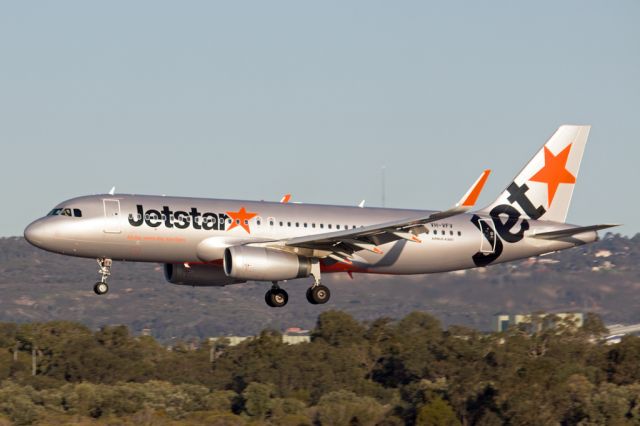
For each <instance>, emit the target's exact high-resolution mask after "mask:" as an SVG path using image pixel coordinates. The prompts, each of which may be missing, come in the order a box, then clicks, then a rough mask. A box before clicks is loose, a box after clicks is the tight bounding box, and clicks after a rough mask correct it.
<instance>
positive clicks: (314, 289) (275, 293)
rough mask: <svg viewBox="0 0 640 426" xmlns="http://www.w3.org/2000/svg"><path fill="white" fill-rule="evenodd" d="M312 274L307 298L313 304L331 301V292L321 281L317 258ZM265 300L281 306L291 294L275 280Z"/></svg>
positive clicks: (272, 305)
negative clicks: (311, 282) (311, 283)
mask: <svg viewBox="0 0 640 426" xmlns="http://www.w3.org/2000/svg"><path fill="white" fill-rule="evenodd" d="M311 276H312V277H313V285H312V286H311V287H309V289H308V290H307V300H308V301H309V303H311V304H312V305H323V304H325V303H327V302H328V301H329V298H330V297H331V292H330V291H329V288H328V287H326V286H324V285H322V284H321V283H320V264H319V263H318V261H317V260H316V261H315V262H314V263H313V264H312V265H311ZM264 301H265V302H267V305H269V306H271V307H272V308H281V307H283V306H285V305H286V304H287V302H288V301H289V295H288V294H287V292H286V291H284V290H283V289H281V288H280V287H279V286H278V282H277V281H273V286H272V287H271V289H269V291H267V293H266V294H265V295H264Z"/></svg>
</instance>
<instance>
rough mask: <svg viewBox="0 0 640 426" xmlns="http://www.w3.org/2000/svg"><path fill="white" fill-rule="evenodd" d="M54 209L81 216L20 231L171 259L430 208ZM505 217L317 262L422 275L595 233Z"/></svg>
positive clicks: (113, 201)
mask: <svg viewBox="0 0 640 426" xmlns="http://www.w3.org/2000/svg"><path fill="white" fill-rule="evenodd" d="M57 207H58V208H69V209H78V210H80V211H81V212H82V213H81V217H74V216H62V215H55V216H45V217H43V218H41V219H38V220H36V221H35V222H33V223H32V224H31V225H29V227H28V228H27V229H26V230H25V237H26V238H27V239H28V240H29V241H30V242H31V243H32V244H34V245H36V246H38V247H40V248H43V249H45V250H48V251H52V252H55V253H60V254H65V255H71V256H78V257H86V258H110V259H113V260H125V261H134V262H159V263H174V264H177V263H211V264H220V263H221V261H222V255H223V252H224V248H226V247H229V246H233V245H237V244H255V243H268V242H274V241H282V240H286V239H289V238H292V237H298V236H305V235H313V234H322V233H327V232H333V231H336V230H343V229H346V228H348V229H352V228H353V227H361V226H367V225H374V224H378V223H384V222H388V221H391V220H396V219H403V218H412V217H417V216H425V215H428V214H429V213H431V212H429V211H421V210H404V209H388V208H360V207H348V206H331V205H316V204H295V203H284V204H283V203H274V202H264V201H259V202H256V201H244V200H219V199H203V198H184V197H164V196H146V195H119V194H118V195H94V196H85V197H79V198H74V199H71V200H68V201H65V202H63V203H60V204H59V205H58V206H57ZM242 208H244V209H245V210H246V211H247V212H252V213H255V214H256V216H255V217H253V218H251V219H249V220H248V221H247V223H246V224H244V223H237V224H236V226H233V227H232V223H231V222H230V221H231V219H230V218H228V217H227V215H226V212H229V211H233V212H237V211H239V210H240V209H242ZM156 213H157V214H156ZM508 219H509V218H504V217H503V218H501V217H490V216H487V215H478V214H461V215H458V216H454V217H451V218H448V219H444V220H441V221H437V222H434V223H429V224H428V225H426V227H427V229H428V232H427V233H423V234H420V235H419V237H420V240H421V241H422V242H412V241H407V240H399V241H394V242H391V243H387V244H384V245H382V246H380V249H381V250H382V252H383V254H376V253H372V252H368V251H360V252H358V253H357V256H356V257H355V259H354V261H353V264H352V265H345V264H341V263H339V262H335V261H332V260H322V269H323V270H324V271H325V272H338V271H352V272H366V273H382V274H425V273H433V272H443V271H452V270H459V269H466V268H473V267H477V266H486V265H489V264H494V263H501V262H507V261H511V260H515V259H521V258H527V257H530V256H536V255H540V254H544V253H548V252H553V251H557V250H563V249H567V248H571V247H574V246H576V245H581V244H584V243H588V242H592V241H595V240H596V239H597V233H596V232H585V233H582V234H578V235H574V236H572V237H571V238H567V239H563V240H545V239H537V238H533V237H532V235H534V234H536V233H541V232H548V231H554V230H559V229H565V228H572V226H571V225H567V224H564V223H556V222H545V221H535V220H531V219H520V218H511V219H514V220H512V221H511V223H510V224H509V226H508V228H505V223H506V222H507V221H508ZM242 225H245V226H242ZM505 230H506V231H505ZM514 236H515V237H514ZM203 253H204V254H203ZM218 254H219V257H218Z"/></svg>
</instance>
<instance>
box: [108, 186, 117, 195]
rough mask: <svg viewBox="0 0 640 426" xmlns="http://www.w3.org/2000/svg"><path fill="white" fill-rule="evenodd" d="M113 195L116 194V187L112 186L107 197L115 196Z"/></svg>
mask: <svg viewBox="0 0 640 426" xmlns="http://www.w3.org/2000/svg"><path fill="white" fill-rule="evenodd" d="M115 193H116V187H115V186H112V187H111V190H110V191H109V195H113V194H115Z"/></svg>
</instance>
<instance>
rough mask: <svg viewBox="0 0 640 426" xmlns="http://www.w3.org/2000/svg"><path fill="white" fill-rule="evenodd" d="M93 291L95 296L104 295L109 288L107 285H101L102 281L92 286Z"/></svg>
mask: <svg viewBox="0 0 640 426" xmlns="http://www.w3.org/2000/svg"><path fill="white" fill-rule="evenodd" d="M93 291H94V292H95V293H96V294H97V295H102V294H105V293H106V292H108V291H109V286H108V285H107V283H103V282H102V281H98V282H97V283H96V284H95V285H94V286H93Z"/></svg>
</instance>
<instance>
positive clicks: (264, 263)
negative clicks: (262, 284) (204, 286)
mask: <svg viewBox="0 0 640 426" xmlns="http://www.w3.org/2000/svg"><path fill="white" fill-rule="evenodd" d="M224 272H225V274H227V275H228V276H229V277H232V278H237V279H241V280H254V281H282V280H291V279H294V278H304V277H308V276H309V275H310V274H311V260H309V258H308V257H304V256H298V255H297V254H294V253H289V252H286V251H280V250H273V249H267V248H262V247H249V246H233V247H229V248H227V249H226V250H225V251H224Z"/></svg>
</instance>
